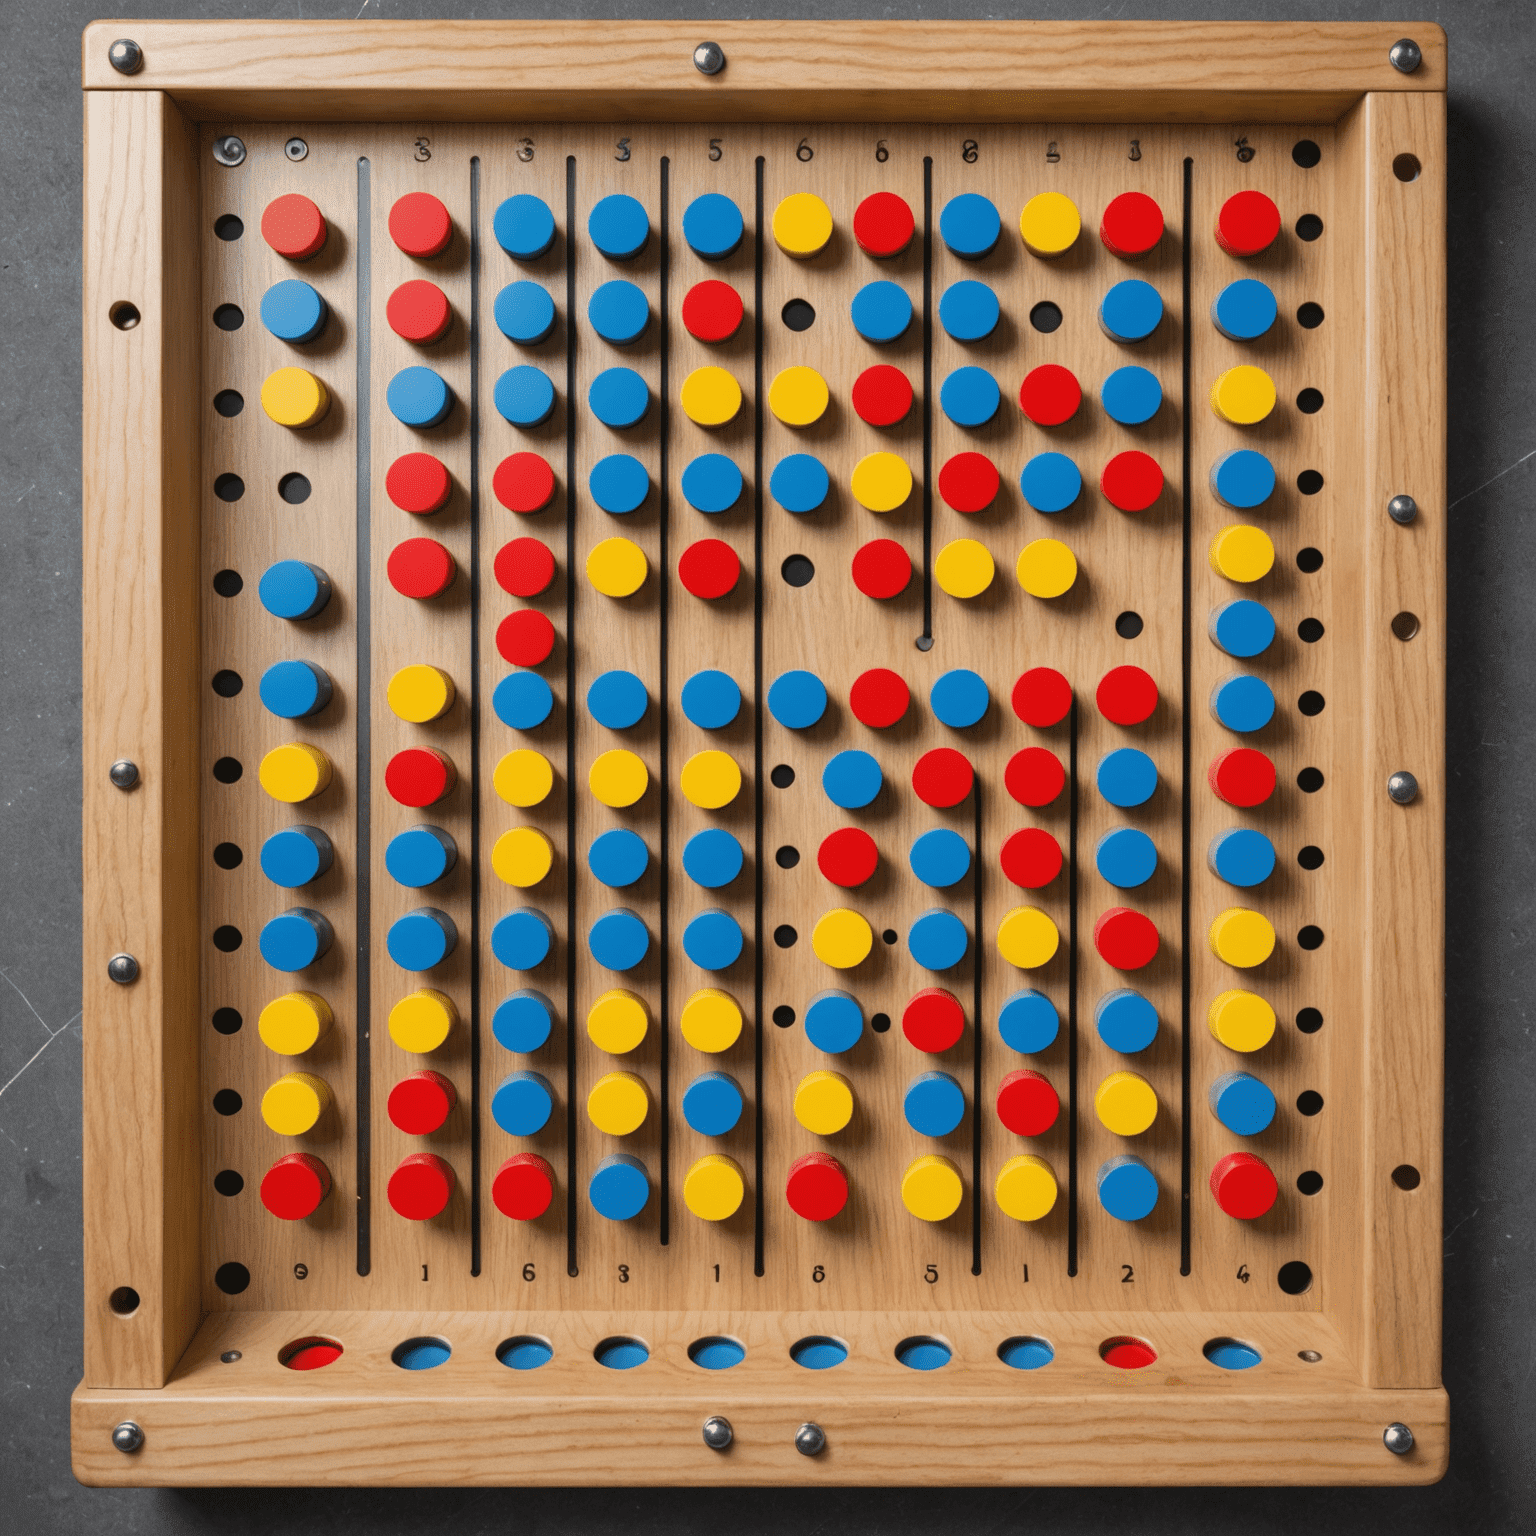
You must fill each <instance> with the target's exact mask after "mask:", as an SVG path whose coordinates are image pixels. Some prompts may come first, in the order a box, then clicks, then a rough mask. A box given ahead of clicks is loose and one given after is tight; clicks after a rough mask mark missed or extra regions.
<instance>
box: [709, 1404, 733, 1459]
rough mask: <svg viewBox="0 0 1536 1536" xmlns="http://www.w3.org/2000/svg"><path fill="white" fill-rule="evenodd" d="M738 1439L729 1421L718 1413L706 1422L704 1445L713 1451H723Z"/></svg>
mask: <svg viewBox="0 0 1536 1536" xmlns="http://www.w3.org/2000/svg"><path fill="white" fill-rule="evenodd" d="M735 1438H736V1431H735V1430H733V1429H732V1428H731V1421H730V1420H729V1419H724V1418H721V1416H720V1415H719V1414H718V1413H716V1414H712V1415H711V1416H710V1417H709V1418H707V1419H705V1420H704V1444H705V1445H707V1446H708V1447H709V1448H710V1450H712V1451H723V1450H725V1449H726V1447H727V1446H729V1445H730V1443H731V1441H732V1440H734V1439H735Z"/></svg>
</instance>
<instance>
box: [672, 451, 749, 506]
mask: <svg viewBox="0 0 1536 1536" xmlns="http://www.w3.org/2000/svg"><path fill="white" fill-rule="evenodd" d="M682 485H683V500H684V501H686V502H687V503H688V505H689V506H690V507H692V508H693V510H694V511H695V512H709V513H712V514H713V513H716V512H729V511H730V510H731V508H732V507H734V506H735V505H736V503H737V502H738V501H740V500H741V487H742V479H741V471H740V470H739V469H738V468H737V467H736V463H735V461H734V460H733V459H728V458H726V456H725V455H724V454H723V453H701V454H700V455H699V456H698V458H696V459H690V460H689V461H688V464H687V467H686V468H685V469H684V470H683V480H682Z"/></svg>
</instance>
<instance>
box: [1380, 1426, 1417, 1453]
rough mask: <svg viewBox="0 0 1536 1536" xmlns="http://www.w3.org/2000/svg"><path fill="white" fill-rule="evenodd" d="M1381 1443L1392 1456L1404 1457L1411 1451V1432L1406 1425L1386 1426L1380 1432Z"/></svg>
mask: <svg viewBox="0 0 1536 1536" xmlns="http://www.w3.org/2000/svg"><path fill="white" fill-rule="evenodd" d="M1381 1443H1382V1444H1383V1445H1384V1446H1386V1448H1387V1449H1388V1450H1389V1451H1391V1452H1392V1454H1393V1455H1394V1456H1406V1455H1407V1454H1408V1452H1409V1451H1411V1450H1412V1449H1413V1431H1412V1430H1411V1429H1409V1428H1408V1426H1407V1425H1406V1424H1388V1425H1387V1427H1386V1428H1385V1429H1384V1430H1383V1431H1382V1432H1381Z"/></svg>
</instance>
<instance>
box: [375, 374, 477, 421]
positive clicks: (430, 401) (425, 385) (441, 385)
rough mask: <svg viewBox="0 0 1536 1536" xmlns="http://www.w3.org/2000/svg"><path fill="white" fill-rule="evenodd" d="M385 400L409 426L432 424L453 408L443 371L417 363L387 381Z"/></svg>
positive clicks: (396, 415) (398, 418)
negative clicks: (436, 370)
mask: <svg viewBox="0 0 1536 1536" xmlns="http://www.w3.org/2000/svg"><path fill="white" fill-rule="evenodd" d="M498 387H499V386H498ZM384 400H385V403H386V404H387V405H388V406H389V413H390V415H391V416H393V417H394V418H395V420H396V421H400V422H404V424H405V425H406V426H408V427H435V426H436V425H437V424H438V422H440V421H441V420H442V419H443V418H444V417H445V416H446V415H447V414H448V412H449V411H450V410H451V409H452V407H453V391H452V390H451V389H449V388H448V383H447V380H445V379H444V378H443V376H442V374H440V373H437V372H435V371H434V370H433V369H431V368H425V367H423V366H422V365H421V364H419V363H418V364H416V365H415V366H414V367H411V368H402V369H401V370H400V371H399V373H397V374H396V375H395V376H394V378H392V379H391V380H390V381H389V386H388V387H387V388H386V389H385V391H384Z"/></svg>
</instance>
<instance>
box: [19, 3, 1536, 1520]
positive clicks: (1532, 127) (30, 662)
mask: <svg viewBox="0 0 1536 1536" xmlns="http://www.w3.org/2000/svg"><path fill="white" fill-rule="evenodd" d="M1413 9H1414V8H1413V7H1410V6H1404V7H1403V8H1402V9H1401V10H1398V9H1397V8H1395V7H1382V6H1379V5H1373V4H1363V3H1353V0H1333V3H1325V4H1317V3H1303V4H1290V5H1284V4H1279V5H1270V4H1264V3H1262V0H1261V3H1257V4H1254V5H1252V6H1250V7H1247V8H1235V7H1232V6H1227V5H1211V4H1205V3H1200V0H1175V3H1173V4H1146V3H1143V4H1138V3H1134V0H1124V3H1110V4H1104V5H1088V4H1077V5H1073V4H1061V3H1057V4H1047V5H1038V6H1034V7H1025V6H1014V5H1003V6H997V7H990V8H987V7H982V6H978V5H969V4H965V3H963V0H962V3H949V0H936V3H928V4H921V3H915V0H906V3H904V4H893V5H878V4H863V5H847V4H844V5H840V6H837V7H835V8H833V7H813V6H809V5H805V4H802V5H800V6H793V5H791V6H787V7H786V6H782V5H761V6H753V7H748V6H745V5H739V4H709V3H695V4H692V5H684V6H673V5H668V4H662V3H660V0H641V3H639V4H625V3H615V4H565V5H562V4H559V3H558V0H551V3H548V4H545V5H542V6H530V7H522V6H518V5H515V4H506V3H503V4H495V3H467V0H457V3H453V4H449V5H445V6H441V7H437V6H432V5H420V4H417V5H408V4H398V3H395V0H367V3H362V0H346V3H331V0H312V3H303V0H280V3H269V4H265V5H263V4H247V3H238V0H225V3H211V0H210V3H205V4H201V5H198V4H185V3H175V0H164V3H161V4H158V5H155V6H152V7H149V8H147V9H141V8H139V7H124V8H122V9H119V10H118V11H117V12H115V14H117V15H124V14H130V13H131V14H134V15H160V16H165V15H178V16H186V17H199V18H205V19H214V18H226V17H240V16H261V15H266V16H276V17H283V18H293V17H312V18H322V17H323V18H333V17H352V16H357V15H359V14H361V15H363V16H365V17H367V18H370V19H373V18H380V17H383V18H402V17H414V16H434V15H445V14H452V15H456V16H463V17H487V16H504V17H516V16H520V15H541V14H547V13H548V11H550V10H555V11H558V12H559V13H560V14H562V15H568V16H571V17H577V16H637V17H638V16H651V17H655V16H689V15H692V16H695V17H701V16H702V17H727V16H739V15H743V14H749V13H750V14H753V15H756V16H757V17H759V18H761V17H764V16H794V15H796V14H806V13H808V12H811V11H813V10H814V11H815V12H816V13H817V14H822V15H825V14H840V15H845V16H850V17H851V16H861V17H871V18H883V17H891V18H896V17H908V16H924V17H934V16H949V17H954V18H956V20H957V22H958V20H959V19H960V18H962V17H966V16H1024V15H1035V16H1041V17H1075V18H1083V19H1097V18H1104V17H1117V18H1140V17H1181V18H1188V19H1238V18H1244V17H1247V18H1256V17H1262V18H1265V19H1317V20H1338V19H1369V18H1373V17H1382V18H1391V17H1393V16H1395V15H1396V16H1401V15H1402V14H1404V12H1408V13H1410V14H1411V13H1412V10H1413ZM1424 9H1426V10H1428V11H1429V13H1430V15H1431V18H1432V19H1434V20H1438V21H1439V22H1440V23H1441V24H1442V25H1444V26H1445V28H1446V29H1447V31H1448V33H1449V36H1450V49H1451V54H1450V57H1451V69H1450V177H1449V180H1450V340H1451V354H1450V355H1451V422H1450V429H1451V430H1450V439H1451V451H1450V505H1451V512H1452V516H1451V537H1450V679H1449V694H1450V742H1449V746H1450V774H1451V791H1450V813H1449V856H1448V865H1447V871H1446V880H1447V886H1448V897H1449V900H1448V913H1449V931H1448V934H1447V943H1448V961H1449V966H1448V976H1447V1026H1448V1027H1447V1037H1448V1048H1447V1063H1446V1065H1447V1103H1446V1126H1447V1136H1446V1196H1445V1199H1446V1222H1445V1230H1446V1237H1445V1323H1446V1327H1445V1379H1446V1383H1447V1385H1448V1387H1449V1389H1450V1393H1451V1401H1452V1414H1453V1417H1452V1456H1451V1471H1450V1475H1449V1476H1448V1477H1447V1478H1446V1479H1445V1481H1444V1482H1443V1483H1441V1484H1440V1485H1439V1486H1438V1487H1435V1488H1432V1489H1427V1490H1422V1491H1405V1492H1396V1491H1387V1492H1371V1491H1365V1490H1344V1491H1329V1490H1321V1489H1288V1490H1287V1489H1282V1490H1274V1491H1254V1492H1235V1491H1224V1490H1216V1489H1205V1490H1163V1491H1138V1490H1123V1491H1112V1492H1103V1491H1092V1490H1082V1491H1074V1490H1043V1491H1042V1490H1034V1491H1032V1490H1017V1491H1004V1492H994V1491H974V1492H967V1491H963V1490H943V1491H922V1490H891V1491H885V1492H854V1491H842V1490H833V1491H830V1492H806V1491H782V1492H781V1491H770V1492H758V1493H752V1494H749V1495H742V1494H725V1493H705V1492H695V1491H688V1490H676V1491H666V1492H661V1491H656V1492H651V1491H632V1490H631V1491H626V1490H592V1489H582V1490H572V1491H549V1490H544V1491H535V1492H522V1491H515V1490H505V1491H494V1492H459V1491H434V1490H410V1491H405V1492H378V1491H353V1492H346V1491H343V1492H319V1491H306V1490H289V1491H281V1492H248V1491H210V1492H192V1493H181V1492H166V1491H159V1490H142V1491H139V1490H135V1491H128V1492H101V1491H95V1490H91V1489H85V1488H81V1487H79V1486H78V1485H77V1484H76V1482H75V1480H74V1478H73V1476H72V1475H71V1473H70V1468H69V1444H68V1400H69V1394H70V1391H71V1389H72V1388H73V1387H74V1385H75V1383H76V1381H77V1379H78V1378H79V1375H80V1369H81V1344H80V1328H81V1324H80V1312H81V1297H80V1288H81V1279H80V1192H79V1180H80V985H79V980H78V975H79V945H80V832H79V816H80V792H79V783H80V760H79V758H80V642H79V634H80V467H79V466H80V434H79V415H80V368H79V350H80V348H79V337H80V322H79V313H80V254H79V253H80V196H81V194H80V165H81V149H80V99H79V53H80V45H79V38H80V30H81V28H82V27H83V26H84V24H85V23H86V22H87V21H89V20H91V19H92V18H93V17H95V16H97V15H99V14H107V15H110V14H114V13H113V12H111V11H105V10H100V9H97V8H93V7H91V6H90V5H88V4H84V3H81V0H0V39H3V41H0V70H3V73H0V140H3V142H0V305H3V311H0V313H3V324H0V637H3V638H0V1510H5V1511H7V1512H8V1513H6V1514H4V1515H0V1528H4V1529H6V1530H9V1531H15V1532H17V1533H28V1536H30V1533H44V1532H80V1531H85V1530H90V1531H92V1532H96V1533H101V1536H109V1533H110V1536H116V1533H129V1532H178V1533H180V1532H194V1531H220V1532H223V1531H228V1532H246V1531H252V1532H254V1531H266V1530H270V1529H273V1528H275V1527H278V1526H281V1527H283V1528H284V1529H285V1530H286V1531H289V1532H291V1533H293V1536H307V1533H310V1532H336V1531H345V1530H352V1529H363V1528H367V1529H369V1530H371V1531H375V1532H379V1533H388V1532H395V1531H400V1532H405V1531H411V1532H413V1533H417V1536H426V1533H429V1532H436V1531H444V1532H447V1531H452V1532H454V1533H456V1536H473V1533H478V1532H482V1531H490V1530H493V1529H496V1530H505V1529H517V1530H519V1531H528V1532H544V1531H562V1532H576V1533H581V1536H608V1533H618V1532H628V1533H641V1532H646V1531H650V1530H666V1531H669V1532H671V1531H705V1530H719V1529H722V1528H726V1529H732V1530H734V1531H737V1532H744V1533H745V1532H754V1533H755V1532H769V1531H788V1530H798V1531H802V1532H804V1531H810V1532H815V1531H820V1530H838V1531H845V1532H849V1533H858V1536H862V1533H864V1532H875V1531H881V1532H891V1531H904V1530H918V1529H921V1530H924V1531H944V1530H960V1529H964V1530H966V1531H968V1532H982V1531H988V1530H994V1529H1008V1528H1013V1527H1018V1526H1027V1527H1029V1528H1030V1529H1031V1530H1033V1531H1036V1532H1054V1531H1066V1530H1074V1531H1097V1530H1101V1529H1102V1530H1108V1529H1111V1528H1113V1529H1114V1530H1116V1531H1117V1532H1120V1533H1125V1536H1133V1533H1140V1532H1162V1531H1168V1532H1173V1531H1183V1530H1188V1529H1190V1528H1192V1527H1194V1526H1199V1527H1200V1528H1201V1529H1203V1530H1208V1531H1224V1530H1234V1531H1235V1530H1239V1529H1241V1530H1243V1531H1245V1532H1251V1533H1253V1536H1267V1533H1270V1532H1282V1531H1295V1530H1299V1529H1303V1528H1306V1527H1313V1528H1327V1529H1329V1530H1330V1531H1332V1532H1392V1533H1397V1536H1400V1533H1402V1532H1404V1531H1425V1532H1464V1531H1479V1532H1491V1531H1500V1532H1502V1531H1518V1530H1525V1531H1532V1530H1536V1452H1533V1436H1532V1418H1531V1417H1530V1416H1531V1415H1532V1414H1533V1411H1536V1398H1533V1391H1532V1379H1533V1375H1536V1322H1533V1317H1536V1252H1533V1249H1536V1193H1533V1180H1532V1177H1531V1170H1530V1169H1529V1168H1528V1167H1527V1166H1526V1165H1525V1163H1524V1159H1525V1158H1526V1157H1528V1156H1530V1155H1531V1153H1532V1150H1533V1145H1536V1137H1533V1134H1532V1129H1531V1099H1532V1086H1533V1067H1536V1063H1533V1049H1532V1038H1531V1019H1532V989H1533V983H1536V974H1533V972H1536V967H1533V963H1532V955H1531V950H1530V936H1531V909H1532V874H1533V866H1536V859H1533V851H1532V845H1531V822H1532V816H1531V805H1532V789H1533V773H1532V766H1531V765H1532V760H1533V755H1536V715H1533V714H1531V713H1527V710H1528V709H1529V708H1530V700H1531V680H1532V676H1533V661H1536V639H1533V635H1532V625H1531V621H1530V614H1531V601H1530V592H1531V580H1532V566H1533V563H1536V530H1532V529H1530V528H1528V527H1527V525H1526V522H1525V519H1526V515H1527V514H1528V512H1529V509H1530V507H1531V504H1532V493H1533V489H1536V411H1533V408H1532V390H1533V377H1532V375H1533V363H1532V360H1533V353H1536V348H1533V340H1536V201H1533V196H1532V165H1533V157H1536V116H1533V109H1532V87H1533V82H1536V43H1533V34H1536V7H1533V5H1532V3H1531V0H1464V3H1460V4H1450V3H1442V4H1439V5H1435V6H1430V7H1425V8H1424ZM124 30H125V31H127V32H130V33H131V28H125V29H124ZM699 30H700V35H701V36H705V35H707V34H708V31H709V28H708V25H707V23H704V24H701V25H700V28H699ZM1405 30H1407V31H1409V32H1410V33H1411V30H1412V29H1411V28H1406V29H1405ZM1279 62H1280V63H1281V64H1282V65H1283V61H1279ZM1522 678H1523V679H1524V680H1525V681H1524V682H1523V683H1522V681H1521V679H1522ZM1522 699H1524V701H1525V702H1524V703H1522V702H1521V701H1522Z"/></svg>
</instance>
